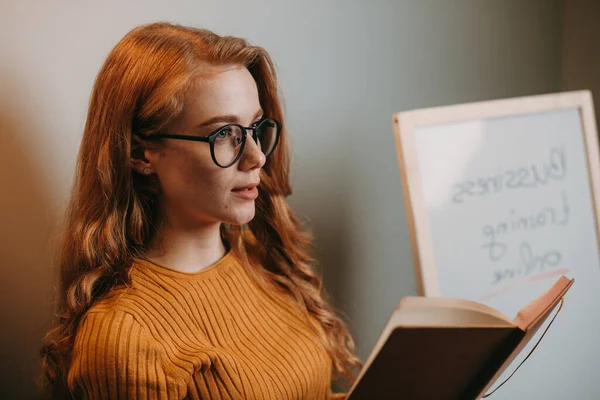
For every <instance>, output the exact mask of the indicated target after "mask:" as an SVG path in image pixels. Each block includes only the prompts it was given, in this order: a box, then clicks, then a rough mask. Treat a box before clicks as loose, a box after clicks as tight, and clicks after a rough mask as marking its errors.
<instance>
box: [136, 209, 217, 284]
mask: <svg viewBox="0 0 600 400" xmlns="http://www.w3.org/2000/svg"><path fill="white" fill-rule="evenodd" d="M220 226H221V223H212V224H206V225H200V224H199V225H197V226H189V224H186V226H182V225H180V224H177V223H173V222H171V221H169V222H165V223H162V224H160V226H159V227H158V232H157V237H156V240H155V244H154V245H153V246H152V248H151V249H150V251H149V252H148V254H147V256H146V258H147V259H148V260H150V261H152V262H155V263H157V264H161V265H164V266H165V267H168V268H171V269H174V270H177V271H181V272H198V271H200V270H202V269H204V268H206V267H208V266H209V265H212V264H214V263H215V262H217V261H218V260H220V259H221V258H222V257H223V256H224V255H225V253H226V248H225V245H224V243H223V239H222V238H221V233H220Z"/></svg>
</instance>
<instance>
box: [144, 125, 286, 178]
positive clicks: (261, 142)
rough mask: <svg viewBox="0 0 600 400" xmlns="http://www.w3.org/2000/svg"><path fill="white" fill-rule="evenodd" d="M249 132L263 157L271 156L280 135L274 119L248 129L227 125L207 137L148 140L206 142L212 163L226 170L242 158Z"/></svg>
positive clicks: (157, 135)
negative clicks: (208, 144)
mask: <svg viewBox="0 0 600 400" xmlns="http://www.w3.org/2000/svg"><path fill="white" fill-rule="evenodd" d="M249 130H250V131H252V139H254V142H255V143H256V144H257V145H258V146H260V150H261V151H262V153H263V154H264V155H265V157H269V156H270V155H271V154H273V151H274V150H275V147H277V143H278V142H279V134H280V133H281V122H279V121H277V120H276V119H275V118H263V119H261V120H260V121H258V122H257V123H255V124H252V126H250V127H246V126H242V125H240V124H227V125H225V126H222V127H220V128H219V129H217V130H216V131H214V132H212V133H210V134H208V135H207V136H191V135H172V134H155V135H150V136H149V138H151V137H154V138H167V139H180V140H191V141H194V142H208V143H210V154H211V156H212V159H213V161H214V163H215V164H217V165H218V166H219V167H221V168H228V167H231V166H232V165H233V164H235V163H236V162H237V161H238V160H239V159H240V157H241V156H242V153H243V152H244V146H245V145H246V136H248V135H247V131H249Z"/></svg>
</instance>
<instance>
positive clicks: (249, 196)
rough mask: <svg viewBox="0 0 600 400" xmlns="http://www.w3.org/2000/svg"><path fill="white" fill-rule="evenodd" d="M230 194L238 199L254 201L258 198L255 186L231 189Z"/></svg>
mask: <svg viewBox="0 0 600 400" xmlns="http://www.w3.org/2000/svg"><path fill="white" fill-rule="evenodd" d="M231 193H233V194H234V196H236V197H239V198H240V199H244V200H255V199H256V198H257V197H258V188H257V187H256V186H255V185H254V186H247V187H243V188H239V189H233V190H232V191H231Z"/></svg>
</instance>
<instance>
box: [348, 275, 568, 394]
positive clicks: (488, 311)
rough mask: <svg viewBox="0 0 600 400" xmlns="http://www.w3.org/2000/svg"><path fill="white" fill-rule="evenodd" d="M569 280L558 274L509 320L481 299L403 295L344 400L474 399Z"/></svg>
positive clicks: (532, 330) (521, 344) (539, 322)
mask: <svg viewBox="0 0 600 400" xmlns="http://www.w3.org/2000/svg"><path fill="white" fill-rule="evenodd" d="M572 284H573V280H572V279H568V278H566V277H564V276H562V277H561V278H560V279H559V280H558V281H557V282H556V283H555V284H554V285H553V286H552V287H551V288H550V289H549V290H548V291H547V292H545V293H544V294H543V295H541V296H540V297H538V298H537V299H535V300H534V301H532V302H531V303H529V304H528V305H527V306H525V307H523V308H522V309H521V310H520V311H519V312H518V314H517V316H516V318H515V319H514V320H511V319H510V318H508V317H506V316H505V315H503V314H502V313H500V312H499V311H497V310H495V309H493V308H491V307H488V306H486V305H483V304H480V303H476V302H473V301H469V300H459V299H449V298H440V297H405V298H403V299H402V300H401V301H400V304H399V305H398V306H397V307H396V309H395V310H394V313H393V314H392V316H391V318H390V320H389V321H388V323H387V325H386V326H385V328H384V330H383V333H382V334H381V336H380V338H379V339H378V341H377V343H376V344H375V346H374V348H373V351H372V352H371V354H370V355H369V357H368V358H367V360H366V362H365V364H364V367H363V369H362V370H361V371H360V373H359V375H358V377H357V379H356V381H355V382H354V385H353V386H352V388H351V389H350V392H349V396H348V399H349V400H361V399H398V398H402V399H476V398H479V397H481V396H483V395H484V394H485V393H486V391H487V390H489V388H490V387H491V386H492V384H493V383H494V381H495V380H496V379H498V377H499V376H500V375H501V374H502V372H503V371H504V370H505V369H506V368H507V367H508V365H509V364H510V363H511V361H512V360H513V359H514V358H515V357H516V356H517V355H518V354H519V353H520V352H521V351H522V350H523V348H524V347H525V345H526V344H527V343H528V342H529V340H530V339H531V338H532V336H533V335H534V334H535V332H536V331H537V330H538V329H539V327H540V326H542V324H543V323H544V321H545V320H546V319H548V317H549V316H550V314H551V313H552V310H553V309H554V308H555V306H556V305H557V304H558V303H559V301H560V300H561V298H562V297H563V296H564V294H565V293H566V292H567V290H569V288H570V287H571V285H572Z"/></svg>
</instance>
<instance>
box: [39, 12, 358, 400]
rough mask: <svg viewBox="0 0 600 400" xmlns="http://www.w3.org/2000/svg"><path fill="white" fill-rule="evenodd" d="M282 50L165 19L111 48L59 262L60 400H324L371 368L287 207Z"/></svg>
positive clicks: (50, 352)
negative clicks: (277, 53) (274, 57)
mask: <svg viewBox="0 0 600 400" xmlns="http://www.w3.org/2000/svg"><path fill="white" fill-rule="evenodd" d="M282 117H283V115H282V110H281V105H280V100H279V98H278V93H277V81H276V76H275V71H274V67H273V63H272V61H271V59H270V58H269V56H268V54H267V53H266V51H265V50H264V49H262V48H260V47H255V46H250V45H249V44H248V43H247V42H246V41H244V40H242V39H239V38H233V37H220V36H218V35H216V34H214V33H212V32H209V31H206V30H199V29H194V28H189V27H183V26H179V25H172V24H167V23H155V24H149V25H144V26H140V27H138V28H136V29H134V30H132V31H131V32H129V33H128V34H127V35H126V36H125V37H124V38H123V39H122V40H121V41H120V42H119V43H118V44H117V45H116V47H115V48H114V49H113V50H112V52H111V53H110V54H109V56H108V58H107V60H106V61H105V63H104V65H103V67H102V69H101V70H100V72H99V75H98V77H97V80H96V82H95V85H94V89H93V92H92V95H91V101H90V105H89V111H88V117H87V122H86V126H85V131H84V134H83V139H82V143H81V148H80V152H79V160H78V164H77V174H76V180H75V185H74V190H73V194H72V199H71V203H70V207H69V210H68V219H67V226H66V229H65V233H64V237H63V239H62V246H61V248H60V249H59V250H60V251H59V257H58V265H59V268H60V271H61V292H60V296H61V297H60V304H59V318H60V320H59V325H58V326H57V327H56V328H55V329H54V330H53V331H51V332H49V333H48V335H47V336H46V339H45V341H44V345H43V347H42V351H41V353H42V361H43V366H44V371H45V373H46V377H47V378H48V381H49V382H50V384H51V387H52V388H53V393H54V396H55V397H59V398H64V397H66V396H69V395H70V396H73V397H75V398H111V399H112V398H149V399H155V398H156V399H158V398H160V399H180V398H190V399H198V398H203V399H204V398H206V399H215V398H218V399H220V398H232V399H325V398H332V397H335V398H338V397H339V395H337V396H336V395H333V394H332V393H331V389H330V385H331V382H332V380H333V381H336V380H338V379H342V378H346V381H351V380H352V379H353V378H354V372H355V369H356V368H357V367H360V361H359V360H358V359H357V358H356V356H355V355H354V354H353V351H354V343H353V341H352V338H351V336H350V334H349V333H348V331H347V329H346V327H345V325H344V324H343V322H342V321H341V320H340V319H339V318H338V317H337V316H336V315H335V313H334V311H333V310H332V308H331V307H330V305H328V303H327V301H326V300H325V299H324V297H323V295H322V293H321V289H322V287H321V284H322V281H321V279H320V278H318V277H317V276H316V274H315V272H314V271H313V261H312V259H311V258H310V255H309V251H308V248H309V245H310V238H309V236H308V235H307V234H305V233H304V232H303V231H302V227H301V224H300V223H299V221H298V219H297V218H296V217H295V216H294V214H293V213H292V211H291V209H290V208H289V206H288V205H287V203H286V201H285V197H286V196H288V195H289V194H290V193H291V190H290V187H289V181H288V170H289V149H288V142H287V138H286V131H285V125H284V124H283V123H282Z"/></svg>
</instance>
